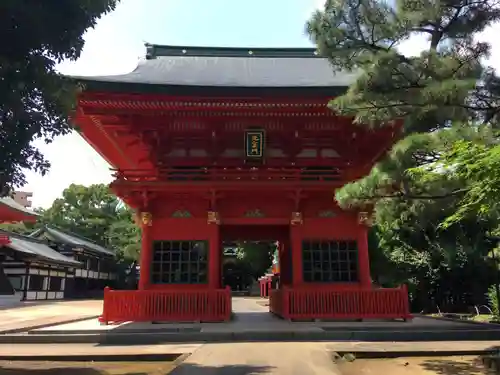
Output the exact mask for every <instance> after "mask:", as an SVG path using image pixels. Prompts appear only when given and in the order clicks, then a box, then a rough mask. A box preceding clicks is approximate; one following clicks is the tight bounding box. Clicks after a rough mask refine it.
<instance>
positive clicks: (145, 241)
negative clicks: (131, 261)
mask: <svg viewBox="0 0 500 375" xmlns="http://www.w3.org/2000/svg"><path fill="white" fill-rule="evenodd" d="M143 214H145V213H143ZM151 225H152V222H151V218H149V219H148V218H147V217H145V216H144V215H143V217H142V221H141V228H142V236H141V258H140V261H139V267H140V270H139V290H144V289H147V288H148V287H149V285H150V284H151V264H152V262H153V246H152V241H151V229H152V227H151Z"/></svg>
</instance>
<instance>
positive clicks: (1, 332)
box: [0, 315, 100, 335]
mask: <svg viewBox="0 0 500 375" xmlns="http://www.w3.org/2000/svg"><path fill="white" fill-rule="evenodd" d="M99 316H100V315H91V316H86V317H80V318H75V319H68V320H62V321H57V322H50V323H42V324H33V325H28V326H24V327H22V328H12V329H5V330H2V329H0V335H7V334H13V333H22V332H27V331H32V330H35V329H42V328H46V327H52V326H57V325H61V324H70V323H78V322H83V321H85V320H90V319H97V318H98V317H99Z"/></svg>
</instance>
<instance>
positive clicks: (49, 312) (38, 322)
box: [0, 300, 102, 333]
mask: <svg viewBox="0 0 500 375" xmlns="http://www.w3.org/2000/svg"><path fill="white" fill-rule="evenodd" d="M101 312H102V300H78V301H47V302H27V303H23V304H22V305H21V306H16V307H12V308H6V309H0V333H7V332H20V331H26V330H29V329H34V328H35V327H43V326H48V325H57V324H63V323H67V322H74V321H77V320H84V319H90V318H96V317H98V316H99V315H100V314H101Z"/></svg>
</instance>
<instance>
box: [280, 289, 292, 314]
mask: <svg viewBox="0 0 500 375" xmlns="http://www.w3.org/2000/svg"><path fill="white" fill-rule="evenodd" d="M282 298H283V300H282V302H281V316H282V317H283V319H291V311H290V291H289V290H288V288H283V295H282Z"/></svg>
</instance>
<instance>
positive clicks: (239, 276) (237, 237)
mask: <svg viewBox="0 0 500 375" xmlns="http://www.w3.org/2000/svg"><path fill="white" fill-rule="evenodd" d="M220 231H221V234H220V235H221V239H222V246H223V248H224V249H227V248H231V249H235V252H234V255H231V256H224V260H223V263H224V265H223V286H227V285H229V286H230V288H231V290H233V291H235V290H236V291H239V292H242V291H247V292H248V294H249V293H250V288H251V287H252V286H254V287H257V280H258V278H259V277H261V276H264V275H265V274H266V273H267V272H269V271H271V269H272V268H273V260H275V261H277V262H279V263H280V264H282V265H283V267H282V268H283V270H284V273H283V276H281V278H280V280H289V279H290V276H289V275H290V274H291V263H290V257H289V256H288V257H287V256H286V255H285V251H286V250H285V249H286V248H288V251H290V250H289V247H290V227H289V226H288V225H258V224H256V225H222V226H221V228H220ZM225 254H226V252H225ZM274 258H276V259H274Z"/></svg>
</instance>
